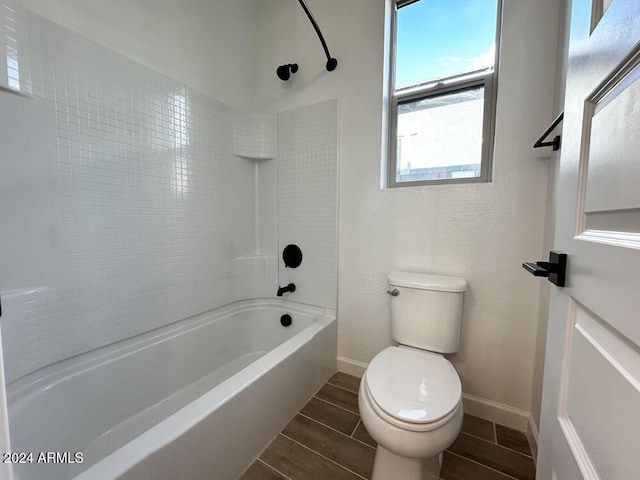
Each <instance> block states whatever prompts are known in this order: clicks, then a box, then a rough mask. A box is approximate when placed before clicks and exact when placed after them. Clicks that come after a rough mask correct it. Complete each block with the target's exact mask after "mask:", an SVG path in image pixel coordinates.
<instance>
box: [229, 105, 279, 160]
mask: <svg viewBox="0 0 640 480" xmlns="http://www.w3.org/2000/svg"><path fill="white" fill-rule="evenodd" d="M233 153H234V155H237V156H239V157H244V158H252V159H255V160H267V159H273V158H276V157H277V154H278V117H277V116H276V115H275V114H265V113H251V112H239V111H236V112H234V114H233Z"/></svg>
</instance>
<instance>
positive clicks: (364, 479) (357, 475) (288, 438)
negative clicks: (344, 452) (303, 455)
mask: <svg viewBox="0 0 640 480" xmlns="http://www.w3.org/2000/svg"><path fill="white" fill-rule="evenodd" d="M280 435H282V436H283V437H284V438H286V439H287V440H291V441H292V442H293V443H296V444H298V445H300V446H301V447H302V448H304V449H306V450H309V451H310V452H312V453H315V454H316V455H318V456H319V457H322V458H324V459H325V460H326V461H328V462H331V463H333V464H334V465H337V466H338V467H340V468H342V469H343V470H346V471H347V472H349V473H352V474H354V475H355V476H356V477H358V478H362V479H363V480H368V479H367V478H366V477H363V476H362V475H360V474H358V473H356V472H354V471H353V470H349V469H348V468H347V467H345V466H344V465H342V464H340V463H338V462H336V461H335V460H332V459H331V458H329V457H327V456H325V455H323V454H321V453H320V452H316V451H315V450H314V449H313V448H311V447H308V446H307V445H305V444H304V443H300V442H298V441H297V440H294V439H293V438H291V437H289V436H287V435H285V434H284V433H282V432H281V433H280Z"/></svg>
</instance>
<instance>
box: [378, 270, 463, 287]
mask: <svg viewBox="0 0 640 480" xmlns="http://www.w3.org/2000/svg"><path fill="white" fill-rule="evenodd" d="M389 285H393V286H395V287H408V288H419V289H422V290H436V291H439V292H464V291H466V290H467V281H466V280H465V279H464V278H460V277H447V276H443V275H430V274H428V273H416V272H391V273H390V274H389Z"/></svg>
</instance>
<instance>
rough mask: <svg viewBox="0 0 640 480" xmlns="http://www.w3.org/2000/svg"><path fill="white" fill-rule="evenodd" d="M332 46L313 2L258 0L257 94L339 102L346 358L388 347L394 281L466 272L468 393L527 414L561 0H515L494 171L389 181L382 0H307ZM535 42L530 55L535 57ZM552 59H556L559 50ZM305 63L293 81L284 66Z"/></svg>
mask: <svg viewBox="0 0 640 480" xmlns="http://www.w3.org/2000/svg"><path fill="white" fill-rule="evenodd" d="M310 8H311V9H312V10H313V12H314V15H315V17H316V19H317V20H318V22H319V24H320V25H321V27H322V29H323V33H324V35H325V37H326V39H327V43H328V45H329V48H330V50H331V54H332V55H333V56H335V57H336V58H337V59H338V68H337V69H336V70H335V71H334V72H331V73H329V72H326V71H324V62H325V60H324V58H323V55H322V50H321V48H320V47H319V45H318V40H317V38H316V37H315V33H314V32H313V29H312V28H311V27H310V25H309V23H308V21H307V20H306V18H305V17H304V13H303V12H302V11H298V9H296V8H293V6H292V5H291V3H290V2H288V1H286V0H271V1H269V2H262V3H260V5H259V15H258V18H260V23H259V24H258V25H257V28H258V31H257V35H258V39H259V44H261V45H265V46H266V45H268V48H267V47H265V48H264V49H262V52H261V53H262V54H261V55H260V56H259V59H258V64H257V72H258V77H256V85H255V91H256V99H257V100H258V105H259V106H260V108H263V109H266V110H272V111H277V110H279V109H282V108H294V107H298V106H301V105H306V104H310V103H314V102H318V101H321V100H324V99H327V98H338V101H339V102H340V117H341V126H340V129H341V130H340V188H339V198H340V222H339V229H340V237H339V275H338V284H339V291H338V299H339V301H338V318H339V355H340V356H341V357H344V358H346V359H351V360H355V361H359V362H364V363H367V362H369V361H370V360H371V358H373V356H374V355H375V354H376V353H377V352H379V351H380V350H381V349H382V348H384V347H385V346H387V345H389V344H390V343H391V338H390V327H389V313H388V307H389V306H388V298H387V297H388V295H386V293H385V290H386V277H387V274H388V273H389V272H390V271H392V270H397V269H412V270H422V271H428V272H434V273H444V274H449V275H458V276H462V277H465V278H467V279H468V281H469V291H468V293H467V294H466V296H465V304H464V318H463V327H462V342H461V351H460V353H459V354H457V355H455V356H454V357H453V362H454V364H455V366H456V368H457V369H458V371H459V372H460V375H461V378H462V381H463V387H464V391H465V393H467V394H471V395H476V396H478V397H481V398H484V399H489V400H492V401H495V402H500V403H503V404H507V405H510V406H513V407H517V408H521V409H523V410H529V409H530V406H531V384H532V375H533V361H534V349H535V340H536V330H537V322H538V291H539V280H537V279H534V278H533V277H530V276H528V275H527V274H526V273H525V272H524V270H523V269H522V267H521V263H522V261H524V260H526V259H537V258H539V257H540V256H541V255H543V252H542V232H543V229H544V215H545V197H546V191H547V170H548V165H547V162H546V161H541V160H540V159H538V158H537V157H538V155H539V153H538V152H537V151H534V150H533V149H532V143H533V142H534V141H535V139H536V138H537V136H538V135H539V133H540V132H541V131H543V130H544V129H545V128H546V126H547V125H548V123H549V121H550V120H551V116H552V101H553V96H552V95H550V94H549V92H553V86H554V85H553V78H554V66H555V62H554V61H553V58H554V55H555V51H556V40H555V38H556V28H557V23H558V12H557V2H555V1H553V0H545V1H544V2H543V3H540V2H527V1H525V0H506V1H505V2H504V30H503V41H502V51H501V57H500V62H501V63H500V76H499V86H498V88H499V94H498V95H499V98H498V106H497V124H496V143H495V163H494V179H493V182H492V183H489V184H482V185H480V184H475V185H443V186H432V187H412V188H397V189H381V188H380V185H381V170H383V169H382V166H381V163H382V162H381V160H382V158H383V157H384V151H383V147H382V132H383V122H382V119H383V118H384V106H383V101H382V99H383V96H384V91H385V81H386V80H385V76H384V71H385V60H386V57H385V49H386V48H387V47H386V45H385V41H384V32H385V24H384V22H385V1H384V0H377V1H373V2H372V1H371V0H353V1H349V2H340V1H338V0H325V1H313V2H310ZM525 52H526V54H525ZM549 58H551V60H549ZM292 61H296V62H298V63H299V65H300V70H299V71H298V73H296V74H295V76H294V77H293V78H292V80H291V81H289V82H287V83H286V84H285V83H283V82H280V81H279V80H278V79H277V78H276V76H275V74H274V72H273V70H274V69H275V67H276V66H277V65H279V64H281V63H284V62H292Z"/></svg>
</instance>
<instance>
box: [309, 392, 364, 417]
mask: <svg viewBox="0 0 640 480" xmlns="http://www.w3.org/2000/svg"><path fill="white" fill-rule="evenodd" d="M313 398H315V399H316V400H320V401H321V402H324V403H328V404H329V405H332V406H334V407H338V408H339V409H340V410H344V411H345V412H349V413H351V414H352V415H356V416H358V418H360V414H359V413H356V412H354V411H353V410H349V409H348V408H344V407H341V406H340V405H337V404H335V403H333V402H330V401H329V400H325V399H324V398H320V397H313Z"/></svg>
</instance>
